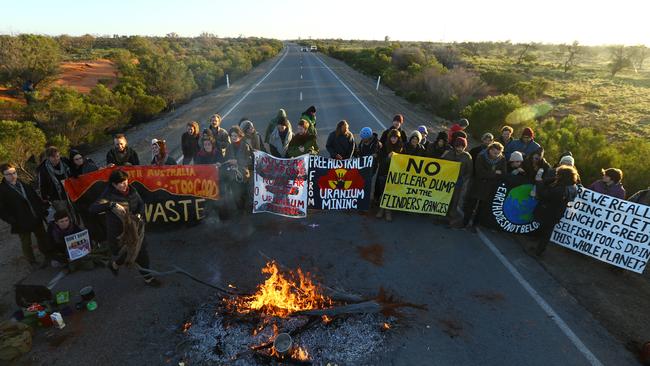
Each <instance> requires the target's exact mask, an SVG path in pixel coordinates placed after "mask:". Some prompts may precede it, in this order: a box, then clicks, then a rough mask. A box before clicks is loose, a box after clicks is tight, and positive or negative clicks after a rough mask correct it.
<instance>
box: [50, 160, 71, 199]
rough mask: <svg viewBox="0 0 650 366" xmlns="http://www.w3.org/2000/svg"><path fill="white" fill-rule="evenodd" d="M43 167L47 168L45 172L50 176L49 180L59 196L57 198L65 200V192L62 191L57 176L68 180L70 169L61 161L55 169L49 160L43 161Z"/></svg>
mask: <svg viewBox="0 0 650 366" xmlns="http://www.w3.org/2000/svg"><path fill="white" fill-rule="evenodd" d="M45 167H46V168H47V172H48V173H49V175H50V179H52V182H53V183H54V187H55V188H56V193H57V194H58V195H59V198H61V199H65V197H66V195H65V191H64V190H63V185H62V184H61V181H60V180H59V178H57V176H63V177H64V178H63V179H65V178H68V177H69V176H70V168H69V167H68V165H67V164H66V163H64V162H63V160H61V161H60V162H59V167H58V168H55V167H54V165H52V163H51V162H50V159H45Z"/></svg>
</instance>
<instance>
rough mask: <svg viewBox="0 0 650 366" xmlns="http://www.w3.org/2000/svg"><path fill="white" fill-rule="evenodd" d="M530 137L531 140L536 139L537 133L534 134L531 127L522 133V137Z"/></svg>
mask: <svg viewBox="0 0 650 366" xmlns="http://www.w3.org/2000/svg"><path fill="white" fill-rule="evenodd" d="M524 136H528V137H530V138H531V139H534V138H535V132H533V129H532V128H530V127H526V128H524V130H523V131H521V137H524Z"/></svg>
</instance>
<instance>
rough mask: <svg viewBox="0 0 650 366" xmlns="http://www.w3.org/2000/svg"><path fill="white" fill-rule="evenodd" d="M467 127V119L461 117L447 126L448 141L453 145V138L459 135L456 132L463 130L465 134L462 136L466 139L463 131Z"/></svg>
mask: <svg viewBox="0 0 650 366" xmlns="http://www.w3.org/2000/svg"><path fill="white" fill-rule="evenodd" d="M467 127H469V121H468V120H467V119H466V118H461V119H459V120H458V122H456V123H454V124H453V125H451V127H449V130H448V131H447V138H448V140H449V143H450V144H452V145H454V140H455V139H456V138H457V137H461V136H458V132H463V133H464V134H465V136H462V137H464V138H465V139H467V134H466V133H465V129H467Z"/></svg>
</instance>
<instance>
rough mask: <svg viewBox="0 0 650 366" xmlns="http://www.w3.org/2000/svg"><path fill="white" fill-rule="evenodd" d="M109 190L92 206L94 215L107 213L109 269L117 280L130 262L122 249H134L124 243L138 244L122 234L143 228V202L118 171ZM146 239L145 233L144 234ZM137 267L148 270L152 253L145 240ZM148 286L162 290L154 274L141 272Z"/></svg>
mask: <svg viewBox="0 0 650 366" xmlns="http://www.w3.org/2000/svg"><path fill="white" fill-rule="evenodd" d="M108 183H109V184H108V187H106V189H105V190H104V192H103V193H102V195H101V196H100V197H99V199H98V200H97V201H95V203H93V204H92V205H91V206H90V212H91V213H93V214H101V213H105V220H106V235H107V239H108V244H109V245H110V248H111V252H112V254H113V259H112V260H111V263H109V265H108V268H109V269H110V270H111V272H112V273H113V274H114V275H116V276H117V274H118V271H119V268H120V266H121V265H122V264H124V262H125V261H126V260H127V252H124V251H122V252H120V250H121V249H122V246H125V245H126V246H131V245H133V243H131V242H129V243H126V242H124V241H125V240H138V239H137V238H133V237H130V236H129V238H128V239H127V238H124V237H123V235H122V234H123V233H125V232H131V230H132V229H131V228H129V227H126V226H127V225H137V226H140V225H144V201H142V197H140V194H138V191H137V190H136V189H135V188H134V187H133V186H131V185H129V175H128V174H127V173H126V172H125V171H123V170H121V169H117V170H114V171H113V172H111V175H110V176H109V178H108ZM142 235H144V233H143V234H142ZM135 263H136V264H138V265H139V266H140V267H142V268H149V252H148V251H147V242H146V238H144V239H142V245H141V246H140V251H139V252H138V255H137V258H135ZM140 274H141V275H142V276H143V278H144V282H145V284H147V285H149V286H159V285H160V282H159V281H158V280H157V279H156V278H154V277H153V276H152V275H151V274H148V273H147V272H145V271H142V270H140Z"/></svg>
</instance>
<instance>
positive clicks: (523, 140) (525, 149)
mask: <svg viewBox="0 0 650 366" xmlns="http://www.w3.org/2000/svg"><path fill="white" fill-rule="evenodd" d="M540 147H541V146H539V144H538V143H537V142H535V132H534V131H533V129H532V128H530V127H526V128H524V130H523V131H522V132H521V137H520V138H519V140H513V141H510V143H508V146H506V158H508V159H509V158H510V154H512V153H513V152H515V151H519V152H520V153H521V155H523V156H524V159H525V158H526V156H528V155H530V154H532V153H534V152H535V151H537V150H539V148H540Z"/></svg>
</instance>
